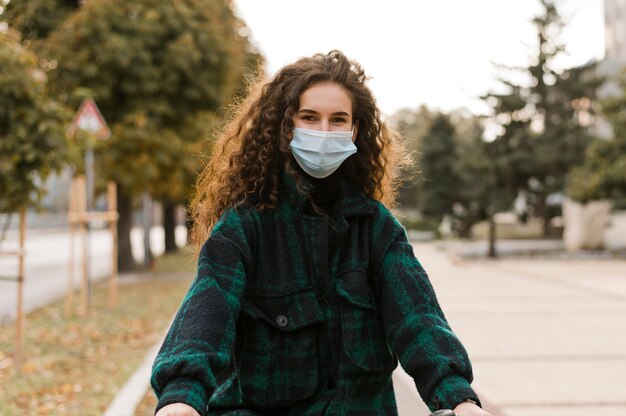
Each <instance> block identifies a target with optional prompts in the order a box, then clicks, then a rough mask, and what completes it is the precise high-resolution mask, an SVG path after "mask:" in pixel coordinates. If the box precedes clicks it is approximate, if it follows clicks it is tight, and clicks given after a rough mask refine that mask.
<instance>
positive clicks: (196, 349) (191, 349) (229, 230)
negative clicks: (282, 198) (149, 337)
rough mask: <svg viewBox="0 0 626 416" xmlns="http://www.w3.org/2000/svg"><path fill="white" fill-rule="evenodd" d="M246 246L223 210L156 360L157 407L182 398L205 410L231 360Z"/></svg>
mask: <svg viewBox="0 0 626 416" xmlns="http://www.w3.org/2000/svg"><path fill="white" fill-rule="evenodd" d="M247 247H248V245H247V242H246V238H245V235H244V233H243V228H242V227H241V222H240V219H239V217H238V216H237V215H236V214H235V213H234V212H233V211H230V212H227V214H225V216H223V217H222V219H220V221H219V222H218V223H217V225H216V226H215V227H214V229H213V231H212V233H211V236H210V237H209V239H208V240H207V241H206V242H205V243H204V245H203V246H202V248H201V250H200V255H199V258H198V267H197V272H196V276H195V278H194V281H193V283H192V284H191V287H190V288H189V291H188V292H187V294H186V296H185V298H184V299H183V302H182V304H181V306H180V308H179V310H178V313H177V314H176V317H175V318H174V321H173V323H172V326H171V327H170V329H169V331H168V333H167V335H166V338H165V341H164V342H163V345H162V346H161V349H160V351H159V353H158V355H157V357H156V360H155V361H154V364H153V367H152V377H151V384H152V388H153V389H154V391H155V394H156V396H157V397H158V399H159V402H158V404H157V407H156V411H158V410H159V409H160V408H162V407H163V406H165V405H167V404H171V403H186V404H188V405H190V406H192V407H193V408H194V409H196V411H198V412H199V413H200V414H201V415H206V414H207V412H208V410H207V409H208V406H207V403H208V400H209V399H210V397H211V395H212V394H213V392H214V391H215V388H216V386H217V385H218V384H219V381H218V380H219V379H220V376H221V375H222V374H223V373H224V372H225V371H226V370H227V369H228V368H229V367H230V365H231V364H232V356H233V351H232V350H233V345H234V340H235V326H236V321H237V316H238V314H239V309H240V306H241V296H242V294H243V291H244V288H245V281H246V263H247V260H246V259H247V258H248V257H249V251H248V248H247Z"/></svg>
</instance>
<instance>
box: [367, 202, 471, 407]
mask: <svg viewBox="0 0 626 416" xmlns="http://www.w3.org/2000/svg"><path fill="white" fill-rule="evenodd" d="M383 222H384V225H383V226H382V227H381V228H380V231H382V232H383V233H384V234H386V235H387V236H388V237H391V239H387V241H388V243H387V244H386V248H385V250H384V253H382V261H381V269H380V270H379V276H381V278H380V280H381V282H380V283H381V284H380V288H379V289H380V291H381V296H382V305H383V324H384V327H385V332H386V335H387V339H388V342H389V345H390V346H391V349H392V350H393V352H394V353H395V354H396V356H397V357H398V360H399V361H400V363H401V364H402V367H403V368H404V370H405V371H406V372H407V373H408V374H409V375H410V376H411V377H412V378H413V380H414V382H415V385H416V387H417V390H418V391H419V393H420V395H421V396H422V399H423V400H424V401H425V403H426V404H427V405H428V407H429V408H430V409H431V411H434V410H438V409H453V408H454V407H455V406H456V405H457V404H459V403H461V402H462V401H465V400H467V399H471V400H474V401H476V402H477V403H479V400H478V397H477V396H476V393H475V392H474V391H473V390H472V388H471V387H470V383H471V382H472V378H473V376H472V368H471V364H470V361H469V357H468V355H467V352H466V351H465V348H464V347H463V345H462V344H461V342H460V341H459V339H458V338H457V337H456V336H455V335H454V333H453V332H452V330H451V329H450V326H449V325H448V322H447V321H446V319H445V317H444V314H443V312H442V310H441V308H440V306H439V303H438V301H437V298H436V296H435V292H434V290H433V288H432V285H431V284H430V281H429V279H428V276H427V275H426V272H425V271H424V269H423V268H422V266H421V264H420V263H419V262H418V260H417V259H416V258H415V255H414V253H413V248H412V246H411V244H410V243H409V241H408V240H407V238H406V232H405V230H404V228H403V227H402V226H401V225H400V224H399V223H398V222H397V220H396V219H395V218H393V217H392V216H391V214H389V216H388V217H387V219H386V221H383Z"/></svg>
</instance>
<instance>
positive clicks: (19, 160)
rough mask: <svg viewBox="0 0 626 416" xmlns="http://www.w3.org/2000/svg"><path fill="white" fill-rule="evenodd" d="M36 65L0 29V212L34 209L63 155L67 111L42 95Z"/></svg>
mask: <svg viewBox="0 0 626 416" xmlns="http://www.w3.org/2000/svg"><path fill="white" fill-rule="evenodd" d="M37 61H38V60H37V56H36V55H35V54H34V53H32V52H31V51H29V50H27V49H26V48H24V47H23V46H22V43H21V39H20V36H19V34H18V33H16V32H14V31H12V30H4V31H2V30H0V212H5V213H10V212H15V211H17V210H19V209H23V208H25V207H27V206H33V205H36V204H37V202H38V201H39V198H40V197H41V195H42V192H43V189H42V186H41V184H42V182H43V179H45V178H46V176H47V175H48V174H49V173H50V172H51V171H54V170H57V169H60V168H61V167H62V165H63V163H64V161H65V158H66V156H67V144H66V141H65V135H64V123H65V122H67V121H68V117H67V116H68V112H67V110H66V109H64V108H63V107H62V106H61V105H60V104H59V103H57V102H55V101H54V100H52V99H51V98H50V97H49V96H48V95H47V79H46V74H45V72H44V71H42V70H41V69H40V68H39V67H38V65H37Z"/></svg>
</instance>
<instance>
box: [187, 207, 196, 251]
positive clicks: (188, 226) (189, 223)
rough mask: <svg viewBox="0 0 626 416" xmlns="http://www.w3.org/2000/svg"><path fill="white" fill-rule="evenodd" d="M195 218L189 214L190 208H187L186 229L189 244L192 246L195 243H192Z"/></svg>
mask: <svg viewBox="0 0 626 416" xmlns="http://www.w3.org/2000/svg"><path fill="white" fill-rule="evenodd" d="M193 222H194V221H193V218H192V217H191V214H190V213H189V206H187V209H186V210H185V227H187V244H192V243H193V241H191V230H192V228H193Z"/></svg>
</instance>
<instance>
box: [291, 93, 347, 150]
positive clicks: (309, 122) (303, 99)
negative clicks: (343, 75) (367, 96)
mask: <svg viewBox="0 0 626 416" xmlns="http://www.w3.org/2000/svg"><path fill="white" fill-rule="evenodd" d="M353 123H354V121H353V119H352V97H350V94H349V93H348V91H346V89H345V88H343V87H342V86H341V85H338V84H335V83H332V82H323V83H319V84H315V85H313V86H312V87H310V88H309V89H307V90H305V91H304V92H303V93H302V95H301V96H300V108H299V109H298V112H297V113H296V115H295V116H294V117H293V124H294V126H295V127H299V128H303V129H309V130H321V131H350V130H352V126H353ZM355 139H356V126H354V134H353V135H352V141H354V140H355Z"/></svg>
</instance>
